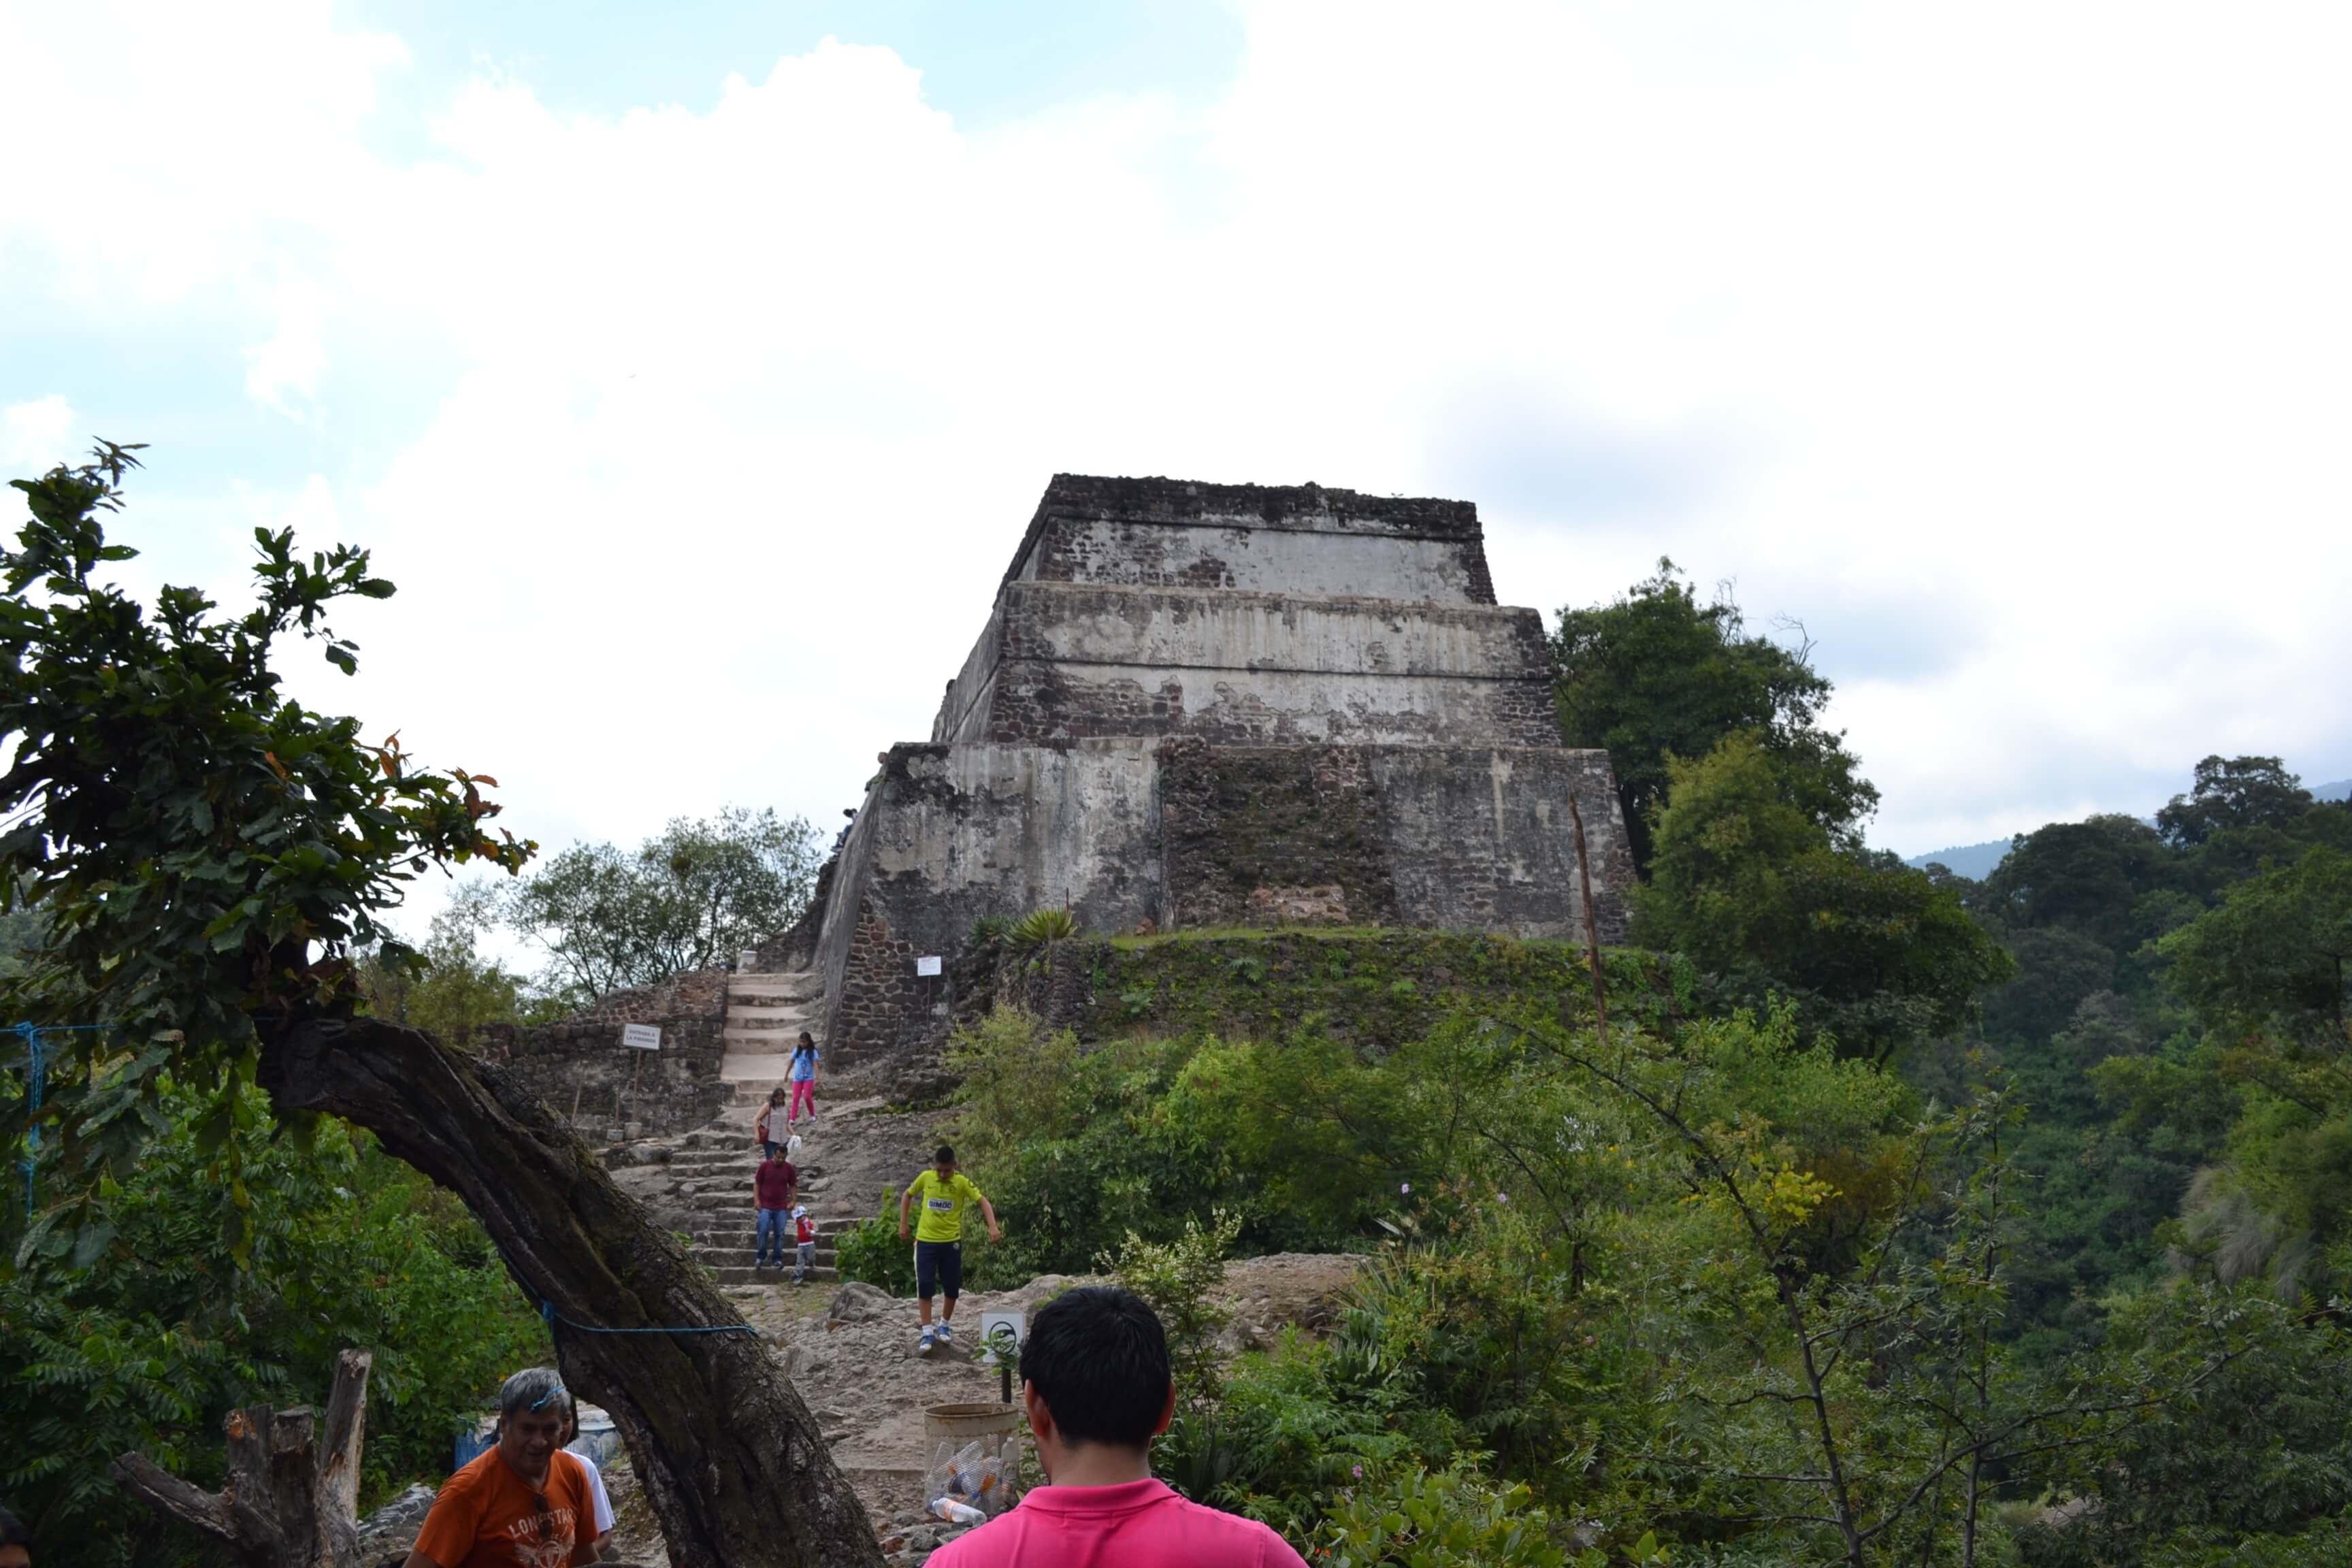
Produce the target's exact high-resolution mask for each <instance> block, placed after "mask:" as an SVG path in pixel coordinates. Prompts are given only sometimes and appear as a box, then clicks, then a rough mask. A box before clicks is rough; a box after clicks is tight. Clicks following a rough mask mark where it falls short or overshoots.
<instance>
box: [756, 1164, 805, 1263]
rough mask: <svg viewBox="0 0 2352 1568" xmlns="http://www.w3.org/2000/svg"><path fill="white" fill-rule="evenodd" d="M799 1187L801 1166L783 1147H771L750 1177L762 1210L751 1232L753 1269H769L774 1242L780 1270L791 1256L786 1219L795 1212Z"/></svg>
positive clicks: (757, 1201) (790, 1232)
mask: <svg viewBox="0 0 2352 1568" xmlns="http://www.w3.org/2000/svg"><path fill="white" fill-rule="evenodd" d="M800 1184H801V1173H800V1167H799V1166H797V1165H795V1164H793V1163H792V1162H791V1161H790V1160H787V1159H786V1158H784V1146H783V1145H782V1143H771V1144H770V1145H768V1157H767V1158H766V1159H764V1160H762V1161H761V1162H760V1168H759V1169H758V1170H757V1171H755V1172H753V1173H752V1175H751V1196H752V1201H753V1202H754V1203H756V1204H757V1205H759V1209H760V1219H759V1226H758V1228H757V1229H755V1230H754V1231H753V1232H752V1233H751V1267H752V1268H766V1267H768V1260H769V1258H770V1257H771V1255H772V1256H773V1257H774V1258H775V1264H776V1267H777V1268H782V1267H783V1266H784V1262H785V1260H786V1259H787V1258H791V1257H792V1255H793V1237H792V1229H793V1227H792V1226H791V1224H790V1222H789V1221H788V1220H787V1218H786V1216H787V1215H790V1214H791V1213H792V1212H793V1193H794V1191H795V1190H797V1189H798V1188H799V1186H800ZM771 1242H772V1243H773V1249H772V1253H771V1245H770V1244H771Z"/></svg>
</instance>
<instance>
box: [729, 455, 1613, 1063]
mask: <svg viewBox="0 0 2352 1568" xmlns="http://www.w3.org/2000/svg"><path fill="white" fill-rule="evenodd" d="M1571 801H1572V802H1574V803H1576V805H1577V806H1578V807H1579V808H1580V812H1581V815H1582V819H1583V829H1584V837H1585V844H1586V850H1587V853H1588V855H1589V857H1590V864H1589V866H1583V867H1580V865H1579V864H1578V851H1577V837H1576V831H1575V826H1574V823H1573V820H1572V816H1571V812H1570V802H1571ZM1588 876H1589V879H1590V886H1591V889H1592V900H1593V904H1594V909H1593V918H1594V921H1595V924H1596V926H1597V929H1598V931H1599V933H1600V935H1601V940H1603V941H1604V942H1612V941H1622V938H1623V934H1624V924H1625V900H1624V894H1625V889H1626V887H1627V884H1628V881H1629V879H1630V862H1629V861H1628V859H1627V856H1626V849H1625V835H1624V825H1623V822H1622V818H1621V816H1620V815H1619V810H1618V805H1617V795H1616V790H1615V787H1614V781H1613V779H1612V775H1611V773H1610V766H1609V757H1608V753H1607V752H1600V751H1574V750H1570V749H1568V748H1566V747H1563V746H1562V745H1561V744H1560V743H1559V728H1558V725H1557V721H1556V720H1555V717H1554V710H1553V705H1552V695H1551V681H1550V673H1549V667H1548V664H1547V659H1546V650H1545V642H1544V634H1543V625H1542V621H1541V618H1540V617H1539V616H1538V615H1537V613H1536V612H1535V611H1534V610H1531V609H1517V608H1506V607H1501V606H1498V605H1496V602H1495V589H1494V584H1493V581H1492V579H1491V578H1490V577H1489V575H1488V573H1487V567H1486V546H1485V542H1484V538H1483V535H1482V534H1481V532H1480V530H1479V525H1478V514H1477V509H1476V508H1475V506H1473V505H1471V504H1470V503H1468V502H1466V501H1452V500H1407V499H1403V498H1381V497H1376V496H1366V495H1360V494H1358V493H1356V492H1355V491H1353V490H1344V489H1324V488H1322V487H1320V486H1317V485H1305V486H1300V487H1297V488H1295V489H1294V488H1287V487H1285V488H1265V487H1260V486H1255V485H1208V484H1192V483H1185V482H1181V481H1177V480H1170V479H1092V478H1086V477H1082V476H1077V475H1070V474H1063V475H1056V476H1055V479H1054V480H1053V482H1052V483H1051V484H1050V485H1048V486H1047V487H1046V489H1045V499H1044V500H1042V501H1041V502H1040V503H1039V505H1038V508H1037V512H1036V515H1035V517H1034V518H1033V519H1032V520H1031V521H1030V524H1029V530H1028V532H1027V533H1026V534H1025V535H1024V537H1023V539H1022V541H1021V544H1020V547H1019V549H1017V550H1016V551H1015V552H1013V563H1012V565H1011V567H1009V568H1008V569H1007V570H1006V572H1005V574H1004V577H1003V582H1002V583H1001V584H999V586H998V588H997V591H996V598H995V603H994V605H992V608H991V609H990V612H989V616H988V620H987V623H986V625H985V626H982V630H981V634H980V637H979V639H978V641H976V642H975V643H974V644H973V646H972V650H971V656H970V657H969V658H966V659H965V660H964V665H963V668H962V669H961V672H959V673H958V674H957V675H956V677H955V678H954V679H952V680H950V681H949V682H948V686H947V692H946V696H945V698H944V700H942V701H941V702H940V710H939V716H938V718H937V719H936V720H935V721H933V723H932V726H931V734H930V738H929V740H927V741H918V742H907V743H904V744H900V745H897V746H893V747H892V748H891V749H890V751H889V752H887V755H886V757H885V759H884V762H883V765H882V767H881V770H880V772H879V773H877V775H876V776H875V778H874V780H873V782H872V783H871V784H870V785H869V786H868V788H867V791H866V800H865V803H864V805H862V807H861V808H860V809H859V810H858V812H857V815H856V821H855V823H854V824H853V825H852V826H851V827H850V829H849V832H848V835H847V837H846V838H845V841H844V842H843V844H842V846H841V848H840V851H839V853H838V854H837V855H836V857H835V859H834V861H833V863H832V865H831V866H829V867H828V868H827V870H826V874H825V876H824V882H823V885H822V886H821V888H820V889H819V893H818V902H817V905H816V906H815V907H814V908H813V909H812V910H811V912H810V916H809V918H808V919H807V920H806V921H803V924H802V926H801V927H800V928H799V929H798V930H797V931H795V932H794V933H793V934H792V935H791V936H789V937H787V938H785V939H783V940H782V942H779V943H777V944H775V951H774V952H773V953H769V952H763V953H762V960H763V962H762V967H771V966H773V967H783V966H786V965H787V964H789V965H790V966H792V967H799V966H801V965H803V964H805V965H807V966H808V967H810V968H811V969H812V970H814V974H813V975H812V977H811V978H812V980H815V979H818V978H819V977H821V980H822V998H823V1000H822V1012H821V1016H822V1018H823V1022H824V1035H823V1037H824V1039H825V1040H826V1041H827V1043H828V1046H829V1048H830V1053H831V1054H832V1056H833V1058H834V1059H835V1061H836V1062H837V1063H840V1064H843V1065H852V1064H854V1063H855V1062H856V1061H857V1060H859V1059H861V1058H863V1059H873V1058H875V1057H876V1056H877V1055H880V1054H883V1053H895V1052H897V1051H898V1050H901V1049H906V1048H920V1047H923V1046H925V1045H927V1044H929V1043H931V1042H934V1041H936V1039H937V1038H938V1037H939V1035H940V1031H941V1029H942V1028H943V1027H944V1025H945V1021H946V1018H947V1016H948V1015H949V1013H950V1009H951V1006H952V1004H953V1001H954V997H953V995H952V986H953V984H954V977H955V967H956V960H957V958H958V957H959V956H960V955H961V953H962V952H964V951H965V950H966V948H967V947H968V946H969V945H970V943H971V937H972V931H973V927H974V925H975V922H977V921H981V920H982V918H983V917H991V916H994V917H1003V918H1007V919H1016V920H1017V919H1018V918H1020V917H1022V916H1024V915H1025V914H1027V913H1029V912H1030V911H1032V910H1039V909H1045V908H1054V909H1062V908H1066V909H1067V910H1069V911H1070V912H1071V914H1072V915H1073V916H1074V917H1075V919H1076V921H1077V923H1078V924H1079V925H1080V926H1081V927H1084V928H1086V929H1087V930H1089V931H1098V932H1106V933H1118V932H1132V931H1161V932H1167V931H1200V930H1209V929H1217V928H1226V927H1234V926H1265V925H1280V924H1318V923H1320V924H1334V925H1351V926H1407V927H1426V928H1442V929H1461V930H1475V931H1497V932H1507V933H1510V934H1513V935H1517V936H1521V937H1549V938H1571V939H1578V940H1580V939H1581V938H1582V937H1583V936H1584V934H1585V910H1584V892H1583V889H1584V887H1585V886H1586V882H1587V878H1588ZM795 949H796V950H797V951H791V950H795Z"/></svg>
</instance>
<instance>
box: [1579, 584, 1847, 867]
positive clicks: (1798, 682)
mask: <svg viewBox="0 0 2352 1568" xmlns="http://www.w3.org/2000/svg"><path fill="white" fill-rule="evenodd" d="M1807 651H1808V650H1807V648H1806V647H1797V648H1793V649H1791V648H1786V647H1781V646H1780V645H1779V644H1778V643H1775V642H1773V641H1771V640H1770V639H1769V638H1768V637H1756V636H1751V635H1749V634H1748V630H1747V626H1746V623H1745V621H1744V620H1743V619H1742V617H1741V616H1740V612H1739V606H1738V605H1737V604H1735V603H1733V602H1732V601H1731V600H1730V599H1729V598H1728V597H1718V598H1717V599H1716V600H1715V601H1714V602H1713V603H1711V604H1707V605H1701V604H1700V603H1699V602H1698V596H1697V595H1696V594H1695V593H1694V592H1693V591H1692V588H1691V584H1690V582H1689V580H1688V579H1687V578H1685V577H1684V576H1683V575H1682V574H1681V573H1680V572H1679V570H1678V569H1677V568H1676V567H1675V563H1673V562H1671V561H1665V560H1661V561H1660V562H1659V563H1658V572H1657V575H1655V576H1654V577H1651V578H1649V579H1647V580H1646V581H1644V582H1641V583H1637V584H1634V585H1633V588H1632V589H1631V590H1630V591H1628V592H1627V593H1626V594H1625V595H1622V597H1620V598H1619V599H1618V600H1617V601H1616V603H1614V604H1611V605H1591V606H1590V607H1588V608H1585V609H1563V610H1562V611H1560V614H1559V627H1558V629H1557V630H1556V631H1555V632H1554V633H1553V634H1552V639H1551V659H1552V675H1553V679H1554V682H1555V686H1556V689H1557V692H1558V695H1559V728H1560V735H1561V738H1562V739H1563V740H1564V741H1565V742H1567V743H1568V744H1569V745H1571V746H1599V747H1603V748H1605V749H1606V750H1607V751H1608V752H1609V761H1610V764H1611V766H1612V768H1614V770H1615V771H1616V774H1617V792H1618V795H1619V797H1620V800H1621V801H1622V805H1623V807H1624V813H1625V828H1626V834H1627V837H1628V838H1629V840H1630V842H1631V845H1632V848H1633V862H1634V866H1635V868H1637V869H1639V870H1644V871H1646V869H1647V868H1648V867H1649V864H1650V856H1651V829H1652V827H1653V826H1654V817H1655V815H1656V813H1657V811H1658V809H1659V807H1661V806H1662V805H1664V802H1665V800H1666V797H1667V793H1668V790H1669V787H1670V785H1671V782H1672V781H1671V774H1670V772H1669V766H1670V762H1671V760H1672V759H1674V758H1677V757H1682V758H1696V757H1703V756H1706V754H1707V753H1708V752H1712V751H1713V750H1715V748H1716V746H1717V744H1718V743H1720V742H1722V740H1723V738H1724V737H1725V736H1727V735H1729V734H1732V733H1735V732H1738V731H1754V732H1756V733H1757V734H1758V735H1759V736H1760V737H1761V743H1762V744H1763V746H1764V747H1765V748H1766V749H1767V750H1768V751H1769V752H1771V753H1772V754H1773V756H1774V758H1775V759H1776V761H1778V762H1779V763H1780V773H1781V776H1782V777H1783V778H1784V779H1785V780H1786V781H1787V783H1788V786H1789V789H1790V800H1791V803H1792V804H1793V805H1795V806H1796V808H1797V809H1798V811H1799V812H1800V813H1801V815H1802V816H1805V817H1806V818H1807V819H1808V820H1810V821H1811V822H1813V823H1814V824H1816V825H1817V826H1821V827H1822V828H1823V829H1825V830H1827V831H1830V832H1832V833H1833V834H1837V835H1840V836H1841V837H1840V844H1841V847H1851V845H1852V843H1853V839H1852V838H1851V837H1850V836H1851V833H1852V830H1853V825H1854V824H1855V823H1857V822H1859V821H1860V820H1861V819H1862V818H1863V817H1865V816H1868V815H1869V814H1870V813H1871V811H1872V810H1874V808H1875V807H1876V805H1877V804H1878V791H1877V790H1876V789H1874V787H1872V785H1871V784H1870V783H1869V782H1868V781H1867V780H1865V779H1864V778H1863V776H1862V774H1861V772H1860V770H1859V766H1858V764H1857V763H1855V761H1854V759H1853V755H1852V754H1851V753H1850V752H1847V751H1846V750H1845V746H1844V737H1843V735H1842V734H1839V733H1834V732H1832V731H1825V730H1822V728H1821V727H1820V719H1821V713H1822V708H1823V707H1824V706H1826V705H1827V703H1828V701H1829V698H1830V683H1829V681H1828V680H1827V679H1825V678H1823V677H1822V675H1820V674H1819V673H1818V672H1816V671H1815V670H1814V669H1813V668H1812V666H1811V663H1809V662H1808V660H1807V657H1806V656H1807Z"/></svg>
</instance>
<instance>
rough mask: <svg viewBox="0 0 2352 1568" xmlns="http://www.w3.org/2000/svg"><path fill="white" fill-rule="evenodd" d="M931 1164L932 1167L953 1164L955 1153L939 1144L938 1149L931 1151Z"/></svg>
mask: <svg viewBox="0 0 2352 1568" xmlns="http://www.w3.org/2000/svg"><path fill="white" fill-rule="evenodd" d="M931 1163H932V1164H934V1165H952V1164H954V1163H955V1151H954V1150H952V1149H950V1148H949V1147H948V1146H947V1145H946V1144H944V1143H942V1144H940V1146H939V1147H938V1148H936V1149H934V1150H932V1151H931Z"/></svg>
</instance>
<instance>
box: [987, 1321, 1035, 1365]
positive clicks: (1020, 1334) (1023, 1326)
mask: <svg viewBox="0 0 2352 1568" xmlns="http://www.w3.org/2000/svg"><path fill="white" fill-rule="evenodd" d="M999 1335H1010V1336H1011V1337H1012V1340H1013V1347H1014V1348H1015V1349H1016V1350H1017V1349H1018V1348H1020V1346H1021V1345H1022V1344H1023V1343H1024V1342H1026V1341H1027V1340H1028V1338H1029V1320H1028V1319H1027V1318H1026V1317H1024V1315H1023V1314H1021V1313H1019V1312H982V1314H981V1315H980V1364H981V1365H982V1366H994V1365H995V1364H996V1342H997V1337H998V1336H999Z"/></svg>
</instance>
